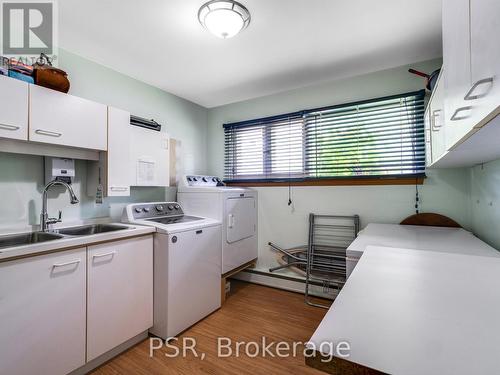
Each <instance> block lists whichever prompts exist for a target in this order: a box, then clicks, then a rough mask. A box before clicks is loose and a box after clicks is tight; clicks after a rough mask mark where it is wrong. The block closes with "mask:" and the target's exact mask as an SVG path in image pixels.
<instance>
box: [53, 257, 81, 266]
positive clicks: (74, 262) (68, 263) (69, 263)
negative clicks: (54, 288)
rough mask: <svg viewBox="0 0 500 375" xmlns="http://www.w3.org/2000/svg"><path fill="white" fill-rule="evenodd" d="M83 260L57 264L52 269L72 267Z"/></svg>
mask: <svg viewBox="0 0 500 375" xmlns="http://www.w3.org/2000/svg"><path fill="white" fill-rule="evenodd" d="M80 262H81V260H80V259H75V260H72V261H70V262H65V263H55V264H53V265H52V268H58V267H65V266H70V265H72V264H78V263H80Z"/></svg>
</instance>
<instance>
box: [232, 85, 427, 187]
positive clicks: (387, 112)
mask: <svg viewBox="0 0 500 375" xmlns="http://www.w3.org/2000/svg"><path fill="white" fill-rule="evenodd" d="M424 95H425V92H424V91H423V90H422V91H418V92H413V93H407V94H402V95H397V96H391V97H385V98H379V99H373V100H366V101H363V102H357V103H351V104H344V105H336V106H331V107H325V108H319V109H311V110H304V111H300V112H294V113H289V114H284V115H278V116H273V117H267V118H262V119H257V120H249V121H243V122H238V123H232V124H225V125H224V133H225V166H224V168H225V180H226V181H249V180H253V181H262V180H271V181H286V180H307V179H320V178H363V177H394V176H405V177H408V176H415V177H418V176H423V175H424V173H425V140H424V111H425V108H424Z"/></svg>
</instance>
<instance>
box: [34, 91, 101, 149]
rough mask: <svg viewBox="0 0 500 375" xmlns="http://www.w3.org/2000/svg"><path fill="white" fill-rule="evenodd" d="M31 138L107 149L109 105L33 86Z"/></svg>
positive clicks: (37, 140) (58, 143) (36, 140)
mask: <svg viewBox="0 0 500 375" xmlns="http://www.w3.org/2000/svg"><path fill="white" fill-rule="evenodd" d="M29 113H30V116H29V121H30V126H29V140H30V141H35V142H43V143H50V144H56V145H62V146H71V147H79V148H86V149H93V150H106V149H107V107H106V106H105V105H103V104H100V103H96V102H92V101H90V100H86V99H82V98H79V97H76V96H73V95H68V94H63V93H60V92H58V91H54V90H50V89H46V88H44V87H40V86H35V85H31V87H30V111H29Z"/></svg>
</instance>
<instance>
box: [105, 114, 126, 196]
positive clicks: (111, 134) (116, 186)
mask: <svg viewBox="0 0 500 375" xmlns="http://www.w3.org/2000/svg"><path fill="white" fill-rule="evenodd" d="M130 127H131V126H130V113H129V112H127V111H123V110H121V109H117V108H112V107H108V152H107V165H106V170H107V184H106V185H107V187H106V188H107V195H108V196H109V197H120V196H129V195H130V183H131V180H132V173H131V169H130V131H129V130H130Z"/></svg>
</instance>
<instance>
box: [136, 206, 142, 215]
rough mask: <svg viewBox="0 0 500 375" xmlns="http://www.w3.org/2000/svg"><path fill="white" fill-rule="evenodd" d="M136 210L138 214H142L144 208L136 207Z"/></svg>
mask: <svg viewBox="0 0 500 375" xmlns="http://www.w3.org/2000/svg"><path fill="white" fill-rule="evenodd" d="M134 211H135V212H137V213H138V214H140V213H141V212H142V208H140V207H136V208H135V210H134Z"/></svg>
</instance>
